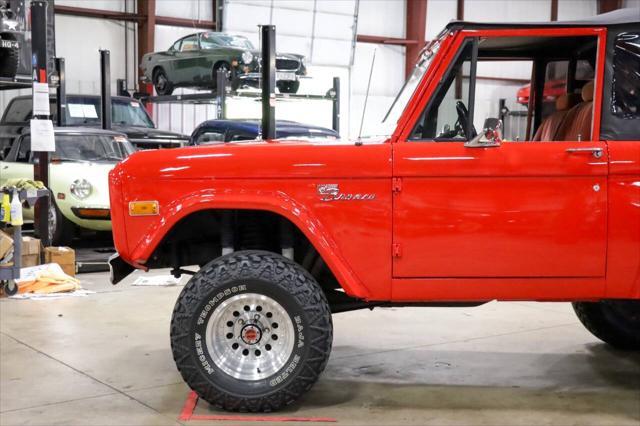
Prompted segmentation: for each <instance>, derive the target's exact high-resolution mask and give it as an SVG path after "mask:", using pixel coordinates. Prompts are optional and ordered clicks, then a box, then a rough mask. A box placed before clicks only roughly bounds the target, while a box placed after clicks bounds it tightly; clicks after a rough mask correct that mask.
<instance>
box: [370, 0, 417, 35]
mask: <svg viewBox="0 0 640 426" xmlns="http://www.w3.org/2000/svg"><path fill="white" fill-rule="evenodd" d="M427 4H429V3H427ZM405 11H406V2H405V0H389V1H380V0H360V7H359V9H358V34H366V35H377V36H385V37H397V38H404V35H405V21H406V19H405V13H406V12H405ZM427 16H428V14H427Z"/></svg>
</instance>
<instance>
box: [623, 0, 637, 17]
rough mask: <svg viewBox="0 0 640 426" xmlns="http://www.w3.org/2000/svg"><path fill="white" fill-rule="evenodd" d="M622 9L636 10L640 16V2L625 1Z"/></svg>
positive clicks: (633, 0) (634, 0)
mask: <svg viewBox="0 0 640 426" xmlns="http://www.w3.org/2000/svg"><path fill="white" fill-rule="evenodd" d="M622 7H628V8H632V9H636V10H637V11H638V14H639V15H640V0H624V1H623V2H622Z"/></svg>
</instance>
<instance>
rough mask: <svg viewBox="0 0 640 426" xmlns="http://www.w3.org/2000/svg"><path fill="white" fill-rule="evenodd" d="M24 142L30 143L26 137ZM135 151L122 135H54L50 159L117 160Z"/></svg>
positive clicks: (111, 161)
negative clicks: (54, 149) (54, 142)
mask: <svg viewBox="0 0 640 426" xmlns="http://www.w3.org/2000/svg"><path fill="white" fill-rule="evenodd" d="M25 142H27V143H28V144H30V141H29V140H28V138H25ZM134 151H135V148H134V147H133V145H131V142H129V141H128V140H127V138H125V137H124V136H105V135H61V134H57V135H56V151H55V152H54V153H52V154H51V161H53V162H55V161H94V162H110V163H114V162H118V161H122V160H124V159H125V158H127V157H128V156H129V154H132V153H133V152H134Z"/></svg>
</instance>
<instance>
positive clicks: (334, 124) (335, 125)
mask: <svg viewBox="0 0 640 426" xmlns="http://www.w3.org/2000/svg"><path fill="white" fill-rule="evenodd" d="M331 128H332V129H333V130H335V131H336V132H338V134H339V133H340V77H333V116H332V117H331Z"/></svg>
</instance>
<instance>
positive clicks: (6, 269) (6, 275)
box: [0, 189, 50, 296]
mask: <svg viewBox="0 0 640 426" xmlns="http://www.w3.org/2000/svg"><path fill="white" fill-rule="evenodd" d="M3 192H4V193H13V191H11V192H10V191H9V190H8V189H6V190H4V191H3ZM49 196H50V192H49V190H48V189H38V190H26V189H23V190H20V191H18V198H19V200H20V203H22V204H24V203H26V204H27V206H28V207H33V206H34V205H35V204H36V201H37V200H38V199H39V198H42V197H49ZM20 268H22V226H14V227H13V262H12V263H11V265H5V266H3V265H0V283H2V286H3V289H4V292H5V294H8V295H9V296H11V295H14V294H16V293H17V292H18V284H17V283H16V280H17V279H18V278H20Z"/></svg>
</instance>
